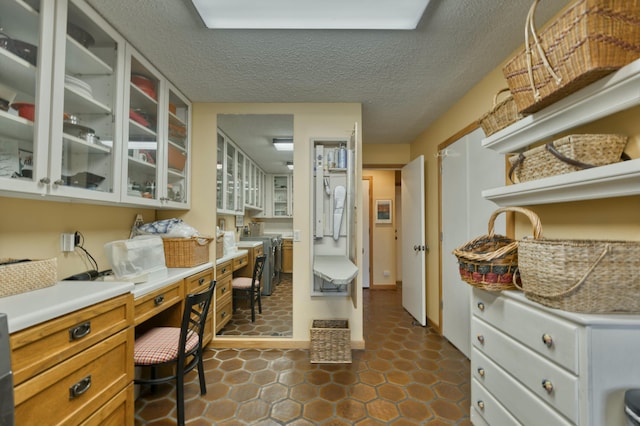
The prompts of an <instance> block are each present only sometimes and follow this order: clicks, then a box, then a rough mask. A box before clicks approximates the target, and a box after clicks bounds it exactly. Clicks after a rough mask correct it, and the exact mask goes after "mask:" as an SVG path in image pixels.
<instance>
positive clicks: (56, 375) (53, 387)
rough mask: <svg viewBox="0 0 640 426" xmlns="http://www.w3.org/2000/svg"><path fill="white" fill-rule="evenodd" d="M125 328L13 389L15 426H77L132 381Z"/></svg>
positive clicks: (130, 336)
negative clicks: (55, 425) (63, 425)
mask: <svg viewBox="0 0 640 426" xmlns="http://www.w3.org/2000/svg"><path fill="white" fill-rule="evenodd" d="M132 359H133V329H132V328H128V329H126V330H123V331H121V332H119V333H118V334H115V335H113V336H111V337H109V338H108V339H105V340H103V341H101V342H98V343H96V344H95V345H93V346H91V347H90V348H88V349H86V350H85V351H83V352H80V353H79V354H77V355H75V356H73V357H72V358H70V359H68V360H66V361H64V362H62V363H60V364H58V365H56V366H55V367H53V368H51V369H49V370H47V371H45V372H43V373H41V374H39V375H37V376H35V377H33V378H32V379H30V380H27V381H26V382H23V383H22V384H20V385H18V386H16V388H15V406H16V413H15V415H16V424H17V425H44V424H62V423H65V424H66V423H68V424H78V423H80V422H81V421H83V420H85V419H86V418H88V417H89V416H90V415H91V414H93V413H94V412H95V411H96V410H97V409H99V408H100V407H101V406H103V405H104V404H105V403H106V402H107V401H109V400H110V399H111V398H113V397H114V396H115V395H116V394H117V393H119V392H120V391H121V390H122V389H124V388H125V387H126V386H128V385H129V384H130V383H131V381H132V380H133V362H131V360H132Z"/></svg>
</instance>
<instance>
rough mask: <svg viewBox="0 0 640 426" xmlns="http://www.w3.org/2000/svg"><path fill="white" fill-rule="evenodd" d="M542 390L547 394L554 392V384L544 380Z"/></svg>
mask: <svg viewBox="0 0 640 426" xmlns="http://www.w3.org/2000/svg"><path fill="white" fill-rule="evenodd" d="M542 388H543V389H544V390H546V391H547V393H551V392H553V383H551V380H547V379H542Z"/></svg>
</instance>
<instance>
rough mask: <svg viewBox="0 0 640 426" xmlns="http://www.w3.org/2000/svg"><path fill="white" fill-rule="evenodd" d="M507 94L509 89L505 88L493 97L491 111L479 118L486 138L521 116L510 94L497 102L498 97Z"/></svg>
mask: <svg viewBox="0 0 640 426" xmlns="http://www.w3.org/2000/svg"><path fill="white" fill-rule="evenodd" d="M504 93H509V89H508V88H505V89H502V90H500V91H498V93H496V94H495V95H494V97H493V104H492V106H491V110H489V112H487V113H486V114H485V115H483V116H482V117H481V118H480V126H481V127H482V130H484V134H485V135H486V136H490V135H492V134H494V133H496V132H497V131H499V130H502V129H504V128H505V127H507V126H508V125H510V124H512V123H515V122H516V121H518V120H520V119H521V118H522V117H523V115H522V114H520V113H519V112H518V108H517V107H516V102H515V100H514V99H513V96H512V95H511V93H509V96H507V97H506V98H504V99H503V100H501V101H500V102H498V98H499V97H500V95H502V94H504Z"/></svg>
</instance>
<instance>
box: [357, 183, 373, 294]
mask: <svg viewBox="0 0 640 426" xmlns="http://www.w3.org/2000/svg"><path fill="white" fill-rule="evenodd" d="M369 179H370V178H369ZM369 179H367V178H363V179H362V268H360V270H361V271H362V287H363V288H369V286H370V285H371V274H370V267H371V263H370V259H371V251H370V250H369V247H370V245H369V238H370V235H371V226H370V224H369V203H370V202H371V194H370V185H369V184H370V180H369Z"/></svg>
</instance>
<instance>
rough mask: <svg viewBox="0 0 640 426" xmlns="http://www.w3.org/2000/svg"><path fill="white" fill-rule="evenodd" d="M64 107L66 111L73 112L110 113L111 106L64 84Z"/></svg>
mask: <svg viewBox="0 0 640 426" xmlns="http://www.w3.org/2000/svg"><path fill="white" fill-rule="evenodd" d="M64 92H65V95H64V108H65V111H66V112H68V113H75V114H111V108H110V107H109V106H108V105H105V104H103V103H102V102H99V101H96V100H95V99H93V98H92V97H89V96H87V95H85V94H84V93H82V92H80V91H78V90H76V89H75V88H73V87H71V86H67V85H65V86H64Z"/></svg>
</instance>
